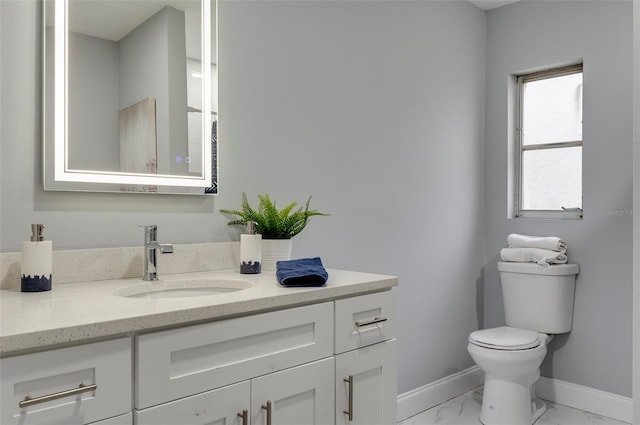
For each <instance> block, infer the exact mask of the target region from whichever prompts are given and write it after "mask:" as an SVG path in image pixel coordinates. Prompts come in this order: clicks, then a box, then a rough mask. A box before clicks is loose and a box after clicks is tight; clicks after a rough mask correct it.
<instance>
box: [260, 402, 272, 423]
mask: <svg viewBox="0 0 640 425" xmlns="http://www.w3.org/2000/svg"><path fill="white" fill-rule="evenodd" d="M262 408H263V409H264V410H266V411H267V425H271V401H267V405H266V406H265V405H262Z"/></svg>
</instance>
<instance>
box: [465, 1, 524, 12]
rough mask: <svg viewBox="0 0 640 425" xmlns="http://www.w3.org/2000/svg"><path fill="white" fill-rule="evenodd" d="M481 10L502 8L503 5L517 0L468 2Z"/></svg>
mask: <svg viewBox="0 0 640 425" xmlns="http://www.w3.org/2000/svg"><path fill="white" fill-rule="evenodd" d="M469 1H470V2H471V3H473V4H475V5H476V6H478V7H479V8H480V9H482V10H491V9H495V8H496V7H500V6H504V5H505V4H509V3H515V2H517V1H519V0H469Z"/></svg>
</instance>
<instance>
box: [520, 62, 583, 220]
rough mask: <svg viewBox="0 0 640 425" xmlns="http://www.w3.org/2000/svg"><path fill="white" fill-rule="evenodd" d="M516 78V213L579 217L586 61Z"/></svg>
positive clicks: (522, 215)
mask: <svg viewBox="0 0 640 425" xmlns="http://www.w3.org/2000/svg"><path fill="white" fill-rule="evenodd" d="M516 82H517V93H518V96H519V99H518V100H519V102H518V105H519V113H518V119H517V123H516V141H517V143H518V151H519V155H518V164H517V165H518V167H517V168H518V173H517V174H518V176H519V182H518V183H519V184H517V185H516V188H517V189H516V190H517V191H518V192H517V193H516V196H515V201H516V216H519V217H539V218H581V217H582V64H579V65H572V66H567V67H563V68H556V69H551V70H547V71H541V72H536V73H531V74H526V75H520V76H518V77H517V81H516Z"/></svg>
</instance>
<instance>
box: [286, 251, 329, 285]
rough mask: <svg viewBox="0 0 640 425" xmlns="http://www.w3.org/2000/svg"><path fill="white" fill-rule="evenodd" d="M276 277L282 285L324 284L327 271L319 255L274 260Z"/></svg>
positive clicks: (327, 275) (327, 274) (327, 276)
mask: <svg viewBox="0 0 640 425" xmlns="http://www.w3.org/2000/svg"><path fill="white" fill-rule="evenodd" d="M276 277H277V278H278V282H279V283H280V285H282V286H324V285H326V283H327V279H328V278H329V273H327V270H326V269H325V268H324V266H323V265H322V260H320V257H315V258H300V259H298V260H288V261H278V262H276Z"/></svg>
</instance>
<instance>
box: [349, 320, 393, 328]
mask: <svg viewBox="0 0 640 425" xmlns="http://www.w3.org/2000/svg"><path fill="white" fill-rule="evenodd" d="M386 321H387V318H386V317H376V318H375V319H373V320H365V321H363V322H356V326H357V327H359V328H362V327H363V326H369V325H377V324H378V323H382V322H386Z"/></svg>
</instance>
